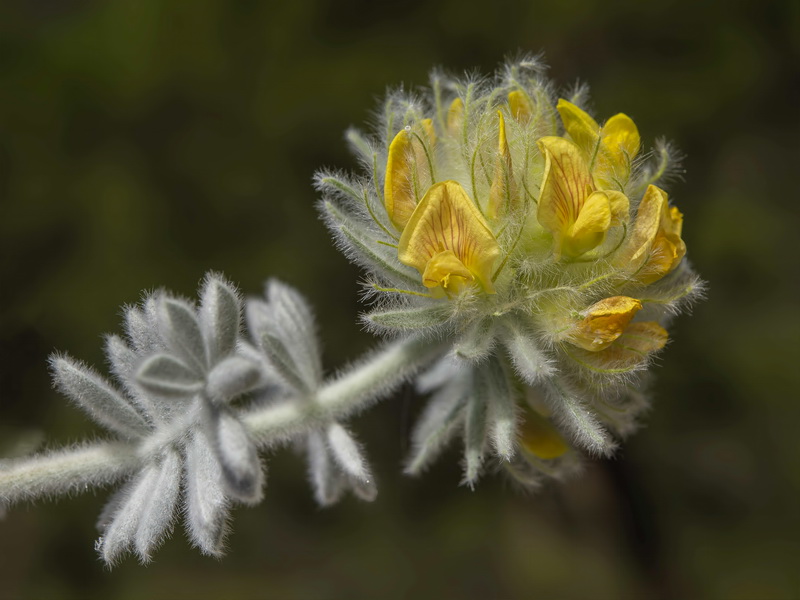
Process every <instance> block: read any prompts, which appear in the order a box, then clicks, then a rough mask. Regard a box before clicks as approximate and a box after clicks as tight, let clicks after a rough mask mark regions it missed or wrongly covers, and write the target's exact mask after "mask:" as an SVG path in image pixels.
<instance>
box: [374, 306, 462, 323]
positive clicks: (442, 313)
mask: <svg viewBox="0 0 800 600" xmlns="http://www.w3.org/2000/svg"><path fill="white" fill-rule="evenodd" d="M452 314H453V308H452V306H451V305H449V304H447V303H436V304H430V305H426V306H421V307H414V308H397V309H392V310H383V311H373V312H371V313H367V314H366V315H364V320H365V321H366V322H367V323H370V324H372V325H377V326H378V327H380V328H383V329H399V330H412V329H425V328H427V327H435V326H437V325H441V324H443V323H445V322H446V321H447V320H448V319H449V318H450V317H451V316H452Z"/></svg>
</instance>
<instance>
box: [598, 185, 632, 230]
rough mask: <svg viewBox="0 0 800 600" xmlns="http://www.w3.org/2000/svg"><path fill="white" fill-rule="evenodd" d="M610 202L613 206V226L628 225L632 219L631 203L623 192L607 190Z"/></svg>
mask: <svg viewBox="0 0 800 600" xmlns="http://www.w3.org/2000/svg"><path fill="white" fill-rule="evenodd" d="M604 193H605V195H606V196H608V202H609V204H610V205H611V225H612V226H617V225H622V224H623V223H627V222H628V220H629V219H630V209H631V203H630V201H629V200H628V197H627V196H626V195H625V194H623V193H622V192H617V191H615V190H605V192H604Z"/></svg>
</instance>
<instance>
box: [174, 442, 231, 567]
mask: <svg viewBox="0 0 800 600" xmlns="http://www.w3.org/2000/svg"><path fill="white" fill-rule="evenodd" d="M184 502H185V505H186V529H187V532H188V533H189V537H190V538H191V540H192V543H193V544H194V545H195V546H197V547H198V548H199V549H200V551H201V552H202V553H203V554H208V555H210V556H221V555H222V552H223V548H224V543H225V534H226V533H227V529H228V511H229V502H228V500H227V498H226V497H225V492H224V490H223V489H222V469H221V468H220V466H219V462H218V461H217V457H216V456H215V454H214V451H213V450H212V449H211V447H210V446H209V443H208V440H207V439H206V436H205V435H204V434H203V433H202V431H195V432H194V433H193V435H192V437H191V439H190V440H189V441H188V442H187V444H186V473H185V479H184Z"/></svg>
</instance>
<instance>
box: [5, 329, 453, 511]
mask: <svg viewBox="0 0 800 600" xmlns="http://www.w3.org/2000/svg"><path fill="white" fill-rule="evenodd" d="M442 350H443V345H442V343H441V342H439V341H434V340H427V339H423V338H419V337H416V336H415V337H409V338H404V339H400V340H397V341H395V342H392V343H389V344H387V345H385V346H384V347H383V348H381V349H380V350H378V351H376V352H373V353H371V354H370V355H368V356H367V357H366V358H364V359H362V360H361V361H360V362H357V363H356V364H355V365H353V366H352V367H350V368H349V369H347V370H345V371H344V372H343V373H342V374H341V375H340V376H338V377H336V378H333V379H332V380H331V381H329V382H328V383H326V384H324V385H323V386H322V387H321V388H320V389H319V390H318V391H317V393H316V395H315V397H314V399H313V402H308V401H307V400H306V399H304V400H305V401H302V402H301V401H299V400H298V399H296V398H290V399H288V400H285V401H283V402H281V403H279V404H270V405H267V406H265V407H260V408H257V409H254V410H252V411H249V412H245V414H243V415H242V422H243V423H244V425H245V427H246V428H247V429H248V431H249V432H250V434H251V435H252V436H253V438H254V440H255V442H256V443H257V444H258V445H259V446H260V447H267V446H272V445H274V444H275V443H277V442H280V441H285V440H286V439H289V438H291V437H292V436H294V435H298V434H300V433H303V432H307V431H310V430H312V429H313V428H315V427H318V426H320V425H322V424H325V423H329V422H330V421H333V420H335V419H339V418H342V417H345V416H347V415H349V414H351V413H353V412H355V411H357V410H360V409H363V408H365V407H367V406H368V405H370V404H373V403H375V402H378V401H379V400H380V399H382V398H385V397H387V396H388V395H389V393H391V392H392V391H393V390H394V389H396V388H397V387H398V386H399V385H400V384H402V383H403V382H404V381H406V380H407V379H408V378H409V377H411V376H412V375H413V374H414V373H415V372H417V371H418V370H419V369H420V368H421V367H422V366H424V365H426V364H430V363H431V362H432V361H433V359H434V357H435V356H437V355H439V354H440V353H441V352H442ZM151 445H152V444H148V441H147V440H144V441H143V442H142V444H140V445H139V446H138V447H137V445H136V444H133V443H123V442H100V443H95V444H91V445H85V446H81V447H78V448H66V449H61V450H56V451H53V452H49V453H46V454H41V455H37V456H32V457H27V458H21V459H14V460H7V461H0V506H3V505H8V504H12V503H14V502H18V501H20V500H34V499H36V498H39V497H42V496H56V495H64V494H69V493H76V492H83V491H87V490H88V489H89V488H90V487H96V486H102V485H107V484H110V483H113V482H114V481H117V480H119V479H121V478H122V477H124V476H126V475H128V474H129V473H131V472H133V471H135V470H136V469H137V468H139V467H140V465H141V464H142V462H143V461H145V460H147V458H146V456H147V454H148V453H147V452H144V453H143V452H141V447H148V448H149V446H151ZM150 450H152V448H150Z"/></svg>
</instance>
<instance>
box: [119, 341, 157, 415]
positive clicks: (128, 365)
mask: <svg viewBox="0 0 800 600" xmlns="http://www.w3.org/2000/svg"><path fill="white" fill-rule="evenodd" d="M105 353H106V357H107V358H108V362H109V363H110V364H111V372H112V373H113V374H114V375H115V376H116V378H117V379H118V380H119V381H120V382H121V383H122V385H123V386H124V388H125V392H126V393H127V395H128V396H129V397H130V398H131V400H132V402H133V403H135V405H136V406H137V407H138V408H139V409H140V411H141V412H142V413H143V414H144V415H145V417H146V418H149V419H152V420H154V421H159V422H163V421H165V420H166V418H167V411H166V410H165V407H164V405H163V404H162V403H159V402H153V401H152V399H151V398H150V397H149V396H148V395H147V394H145V393H142V389H141V388H140V387H139V386H138V385H136V372H137V370H138V367H139V362H140V358H139V356H138V355H137V354H136V352H135V351H134V350H132V349H131V348H130V347H129V346H128V345H127V344H126V343H125V342H124V341H123V339H122V338H120V337H119V336H117V335H109V336H108V337H107V338H106V345H105Z"/></svg>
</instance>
